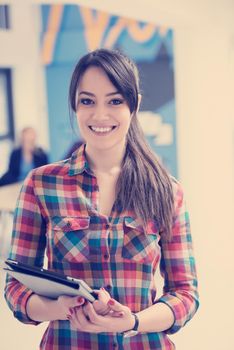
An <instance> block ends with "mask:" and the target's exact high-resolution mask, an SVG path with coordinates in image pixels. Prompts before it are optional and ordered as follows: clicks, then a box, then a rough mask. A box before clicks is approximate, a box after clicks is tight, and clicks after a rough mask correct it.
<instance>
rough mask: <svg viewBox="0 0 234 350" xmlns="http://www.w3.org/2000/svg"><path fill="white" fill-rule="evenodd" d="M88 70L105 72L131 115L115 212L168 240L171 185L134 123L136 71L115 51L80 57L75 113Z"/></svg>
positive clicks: (74, 80) (75, 75)
mask: <svg viewBox="0 0 234 350" xmlns="http://www.w3.org/2000/svg"><path fill="white" fill-rule="evenodd" d="M90 66H96V67H100V68H101V69H103V70H104V71H105V73H106V74H107V76H108V77H109V79H110V81H111V82H112V84H113V85H114V86H115V87H116V88H117V89H118V91H119V92H120V93H121V94H122V95H123V97H124V98H125V99H126V102H127V104H128V106H129V109H130V112H131V114H132V117H131V118H132V119H131V123H130V127H129V131H128V135H127V139H126V152H125V156H124V159H123V163H122V170H121V176H119V178H118V181H117V184H116V210H117V211H118V212H119V213H120V212H121V211H123V210H130V211H134V212H135V214H136V215H137V216H138V217H140V218H141V220H142V222H143V225H144V227H146V224H147V222H148V221H149V220H155V221H156V223H157V225H158V228H159V230H160V231H161V232H162V233H163V234H164V235H165V236H166V238H167V239H169V238H170V237H171V226H172V218H173V214H174V199H173V197H174V196H173V189H172V182H171V178H170V175H169V174H168V172H167V171H166V169H165V167H164V166H163V165H162V164H161V162H160V161H159V159H158V158H157V156H156V155H154V153H153V152H152V150H151V149H150V147H149V145H148V144H147V142H146V139H145V137H144V134H143V131H142V129H141V127H140V124H139V122H138V119H137V110H138V104H139V75H138V70H137V67H136V65H135V64H134V63H133V62H132V61H131V60H130V59H129V58H128V57H127V56H125V55H124V54H123V53H121V52H119V51H115V50H108V49H98V50H95V51H93V52H90V53H88V54H87V55H85V56H83V57H82V58H81V59H80V60H79V62H78V63H77V65H76V67H75V69H74V72H73V75H72V79H71V83H70V90H69V101H70V106H71V108H72V110H73V111H74V112H76V94H77V89H78V85H79V82H80V79H81V77H82V75H83V74H84V72H85V71H86V69H87V68H89V67H90Z"/></svg>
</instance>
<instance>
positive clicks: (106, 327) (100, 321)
mask: <svg viewBox="0 0 234 350" xmlns="http://www.w3.org/2000/svg"><path fill="white" fill-rule="evenodd" d="M107 305H108V307H109V312H108V314H106V315H100V314H98V313H97V312H96V311H95V308H94V305H93V304H91V303H90V302H87V303H85V305H84V306H82V307H78V308H74V309H72V311H73V312H72V315H71V316H69V320H70V322H71V326H72V328H74V329H76V330H80V331H83V332H90V333H101V332H111V333H116V332H118V333H119V332H124V331H126V330H128V329H131V328H132V327H133V326H134V322H135V318H134V316H133V315H132V313H131V310H130V309H129V308H128V307H127V306H124V305H122V304H120V303H119V302H117V301H116V300H114V299H109V301H108V303H107ZM116 316H118V317H116Z"/></svg>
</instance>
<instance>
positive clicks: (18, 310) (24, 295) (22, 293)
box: [13, 286, 41, 326]
mask: <svg viewBox="0 0 234 350" xmlns="http://www.w3.org/2000/svg"><path fill="white" fill-rule="evenodd" d="M32 294H34V292H33V291H32V290H31V289H28V288H25V287H24V286H22V287H21V288H19V290H18V291H17V295H16V296H15V297H16V298H15V300H16V303H15V305H14V311H13V313H14V316H15V317H16V318H17V319H18V320H19V321H20V322H23V323H25V324H32V325H35V326H36V325H38V324H40V323H41V322H39V321H34V320H32V319H31V318H29V317H28V315H27V311H26V305H27V302H28V299H29V297H30V296H31V295H32Z"/></svg>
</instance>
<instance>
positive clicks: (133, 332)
mask: <svg viewBox="0 0 234 350" xmlns="http://www.w3.org/2000/svg"><path fill="white" fill-rule="evenodd" d="M132 315H133V316H134V317H135V323H134V326H133V328H132V329H129V330H128V331H125V332H123V333H122V334H123V336H124V338H130V337H133V336H134V335H137V334H138V326H139V318H138V316H137V315H136V314H134V313H132Z"/></svg>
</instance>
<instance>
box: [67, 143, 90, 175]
mask: <svg viewBox="0 0 234 350" xmlns="http://www.w3.org/2000/svg"><path fill="white" fill-rule="evenodd" d="M84 171H86V172H87V173H88V174H90V175H93V172H92V170H91V169H90V166H89V163H88V161H87V158H86V154H85V144H83V145H81V146H80V147H79V148H78V149H77V150H76V151H75V152H73V153H72V156H71V158H70V169H69V175H70V176H73V175H77V174H82V173H83V172H84Z"/></svg>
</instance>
